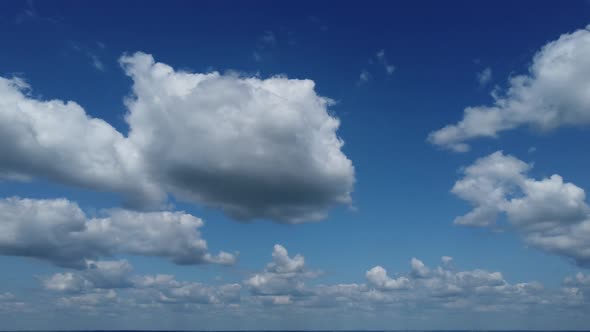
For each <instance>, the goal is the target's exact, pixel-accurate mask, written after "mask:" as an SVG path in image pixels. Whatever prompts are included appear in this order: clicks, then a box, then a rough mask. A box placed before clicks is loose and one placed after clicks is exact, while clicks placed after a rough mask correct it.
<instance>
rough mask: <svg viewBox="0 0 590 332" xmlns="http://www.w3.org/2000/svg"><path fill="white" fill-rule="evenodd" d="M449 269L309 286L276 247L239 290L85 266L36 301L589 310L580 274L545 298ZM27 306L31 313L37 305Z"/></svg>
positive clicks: (119, 306) (245, 307)
mask: <svg viewBox="0 0 590 332" xmlns="http://www.w3.org/2000/svg"><path fill="white" fill-rule="evenodd" d="M451 261H452V258H451V257H448V256H443V257H442V258H441V263H440V265H439V266H436V267H429V266H427V265H426V264H424V263H423V262H422V261H421V260H419V259H417V258H414V259H412V261H411V264H410V265H411V269H410V271H409V272H401V273H393V274H389V273H388V271H387V270H386V269H385V268H384V267H382V266H375V267H373V268H370V269H369V270H368V271H366V272H365V276H366V280H367V282H366V283H332V284H325V283H317V282H313V283H312V282H311V280H313V279H316V278H318V277H319V276H320V274H319V273H318V272H317V271H314V270H311V269H309V268H308V267H307V266H306V264H305V258H304V257H303V256H301V255H293V256H290V255H289V253H288V251H287V249H286V248H285V247H284V246H282V245H279V244H277V245H275V246H274V248H273V252H272V261H271V262H270V263H268V264H267V265H266V267H265V268H264V270H263V271H261V272H257V273H254V274H252V275H251V276H249V277H248V278H247V279H246V280H244V281H243V282H242V283H228V284H221V285H209V284H206V283H199V282H190V281H179V280H177V279H176V278H175V277H174V276H172V275H163V274H160V275H137V274H134V273H133V269H132V267H131V266H130V265H129V263H127V262H126V261H124V260H121V261H99V262H95V261H92V262H88V264H87V266H86V267H85V268H84V269H81V270H78V271H67V272H63V273H56V274H54V275H51V276H46V277H41V278H40V281H41V284H42V286H43V288H44V289H45V290H46V291H47V292H46V293H45V294H44V296H43V297H42V298H47V297H48V296H49V297H51V296H52V295H53V296H57V299H55V300H53V301H54V302H57V303H58V309H59V310H67V311H68V312H72V311H91V312H93V313H96V314H99V313H107V312H111V313H112V314H113V315H120V314H121V313H125V314H129V313H133V312H135V311H134V310H142V311H144V310H149V308H152V306H154V305H156V308H157V310H162V308H164V307H169V308H171V309H172V308H177V309H178V308H187V309H189V312H192V310H194V309H195V308H198V309H199V312H205V313H213V312H215V310H219V309H220V308H222V309H223V310H224V312H225V313H226V314H236V315H246V316H248V317H253V318H255V319H262V318H263V317H262V316H261V312H262V311H261V310H264V313H266V314H275V313H278V312H277V311H275V310H281V308H285V309H286V310H288V312H297V313H305V312H313V313H316V314H317V313H319V314H321V315H324V314H330V315H335V314H343V315H350V314H357V313H359V312H367V313H370V315H371V317H374V316H375V315H378V314H384V315H391V313H392V312H395V313H397V314H400V315H413V314H416V313H417V312H419V314H420V317H424V318H428V317H430V315H432V314H433V313H437V314H441V313H442V314H456V313H461V314H465V313H466V312H467V313H478V312H479V313H481V312H490V311H492V312H517V313H524V312H528V311H530V310H531V309H533V308H535V309H536V310H543V312H545V311H546V312H552V311H555V310H564V309H565V308H569V310H570V311H571V310H573V311H575V312H580V313H583V312H585V310H586V309H587V308H588V306H589V305H590V303H589V302H588V300H587V299H586V298H585V297H584V294H588V292H589V291H590V282H589V280H590V277H588V276H585V275H583V274H581V273H579V274H577V275H576V276H574V277H569V278H566V280H564V285H563V287H561V288H560V289H556V290H547V289H545V288H544V287H543V285H542V284H540V283H538V282H535V281H532V282H519V283H510V282H508V281H507V280H506V279H505V277H504V275H503V274H502V273H501V272H498V271H488V270H484V269H472V270H459V269H457V268H455V267H454V265H452V264H450V262H451ZM417 269H418V270H419V271H421V272H418V270H417ZM425 271H426V272H425ZM307 281H310V282H309V283H308V282H307ZM7 297H8V298H10V297H11V296H10V295H8V296H7ZM0 301H1V297H0ZM33 305H37V306H38V305H39V301H37V302H36V303H34V304H33Z"/></svg>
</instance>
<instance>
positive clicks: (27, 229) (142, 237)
mask: <svg viewBox="0 0 590 332" xmlns="http://www.w3.org/2000/svg"><path fill="white" fill-rule="evenodd" d="M0 216H2V218H0V234H4V235H0V255H6V256H24V257H31V258H36V259H39V260H45V261H49V262H51V263H53V264H55V265H58V266H68V267H75V268H81V267H84V266H87V264H88V260H95V259H98V258H102V257H110V256H113V255H117V254H132V255H142V256H156V257H163V258H168V259H170V260H171V261H173V262H175V263H177V264H201V263H217V264H232V263H234V261H235V257H234V256H233V255H232V254H228V253H225V252H221V253H220V254H219V255H212V254H210V253H209V252H208V250H207V242H206V241H205V240H203V239H202V238H201V235H200V233H199V231H198V229H199V228H201V227H202V226H203V221H202V220H201V219H199V218H196V217H194V216H192V215H190V214H186V213H184V212H134V211H126V210H117V209H115V210H109V211H107V212H106V216H105V217H100V218H88V217H86V215H85V214H84V212H82V210H81V209H80V208H79V207H78V205H77V204H75V203H73V202H70V201H68V200H66V199H53V200H48V199H47V200H36V199H21V198H16V197H13V198H6V199H2V200H0ZM62 279H63V278H62ZM58 281H59V280H58Z"/></svg>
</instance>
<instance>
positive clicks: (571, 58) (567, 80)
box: [428, 26, 590, 152]
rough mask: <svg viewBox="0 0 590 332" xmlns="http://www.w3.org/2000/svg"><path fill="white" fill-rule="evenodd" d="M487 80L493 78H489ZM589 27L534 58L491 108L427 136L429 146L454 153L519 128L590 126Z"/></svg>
mask: <svg viewBox="0 0 590 332" xmlns="http://www.w3.org/2000/svg"><path fill="white" fill-rule="evenodd" d="M490 76H491V75H490ZM588 77H590V26H588V27H586V29H581V30H578V31H575V32H573V33H569V34H564V35H562V36H561V37H559V39H557V40H555V41H552V42H550V43H548V44H546V45H545V46H543V48H541V50H540V51H538V52H537V54H535V56H534V58H533V61H532V64H531V66H530V68H529V72H528V74H526V75H518V76H513V77H511V78H510V80H509V84H508V89H507V91H506V92H505V93H503V94H498V93H494V95H493V96H494V99H495V101H494V105H492V106H473V107H468V108H466V109H465V111H464V115H463V119H462V120H461V121H459V122H458V123H457V124H454V125H448V126H445V127H444V128H442V129H440V130H437V131H435V132H432V133H430V135H429V136H428V140H429V141H430V142H431V143H433V144H435V145H438V146H441V147H444V148H448V149H451V150H453V151H456V152H465V151H467V150H469V145H468V144H467V143H466V142H467V141H469V140H472V139H475V138H479V137H492V138H494V137H497V136H498V135H499V134H500V133H501V132H503V131H507V130H512V129H515V128H518V127H522V126H528V127H532V128H535V129H538V130H543V131H548V130H553V129H555V128H558V127H562V126H587V125H589V124H590V94H588V91H589V90H590V81H589V80H588Z"/></svg>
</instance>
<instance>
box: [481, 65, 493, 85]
mask: <svg viewBox="0 0 590 332" xmlns="http://www.w3.org/2000/svg"><path fill="white" fill-rule="evenodd" d="M491 81H492V69H491V68H490V67H486V68H484V70H482V71H480V72H479V73H477V82H478V83H479V86H485V85H488V83H490V82H491Z"/></svg>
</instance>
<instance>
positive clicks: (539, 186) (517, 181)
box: [452, 151, 590, 267]
mask: <svg viewBox="0 0 590 332" xmlns="http://www.w3.org/2000/svg"><path fill="white" fill-rule="evenodd" d="M530 168H531V165H529V164H527V163H525V162H523V161H521V160H519V159H517V158H515V157H513V156H510V155H505V154H504V153H502V152H501V151H498V152H495V153H493V154H491V155H489V156H487V157H484V158H480V159H478V160H476V161H475V163H473V164H472V165H470V166H469V167H467V168H465V169H464V170H463V171H462V173H463V178H462V179H460V180H458V181H457V182H456V183H455V185H454V186H453V189H452V193H454V194H455V195H457V196H459V197H460V198H462V199H464V200H466V201H468V202H469V203H471V204H472V205H473V210H471V211H470V212H469V213H467V214H466V215H464V216H461V217H458V218H456V219H455V224H458V225H465V226H478V227H491V226H494V225H495V224H496V221H497V220H498V218H499V216H500V214H505V215H506V217H507V220H508V222H509V223H510V224H511V225H512V226H514V229H516V230H518V231H519V232H520V233H521V234H522V236H523V237H524V240H525V242H526V243H527V244H528V245H531V246H533V247H536V248H539V249H541V250H544V251H546V252H549V253H553V254H556V255H560V256H563V257H566V258H568V259H571V260H572V261H575V262H576V263H577V264H578V265H580V266H586V267H588V266H590V207H589V206H588V204H587V203H586V201H585V200H586V194H585V192H584V190H583V189H582V188H579V187H577V186H576V185H574V184H573V183H568V182H564V181H563V178H562V177H561V176H559V175H557V174H554V175H552V176H550V177H548V178H544V179H541V180H536V179H533V178H530V177H527V172H528V171H529V169H530Z"/></svg>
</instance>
